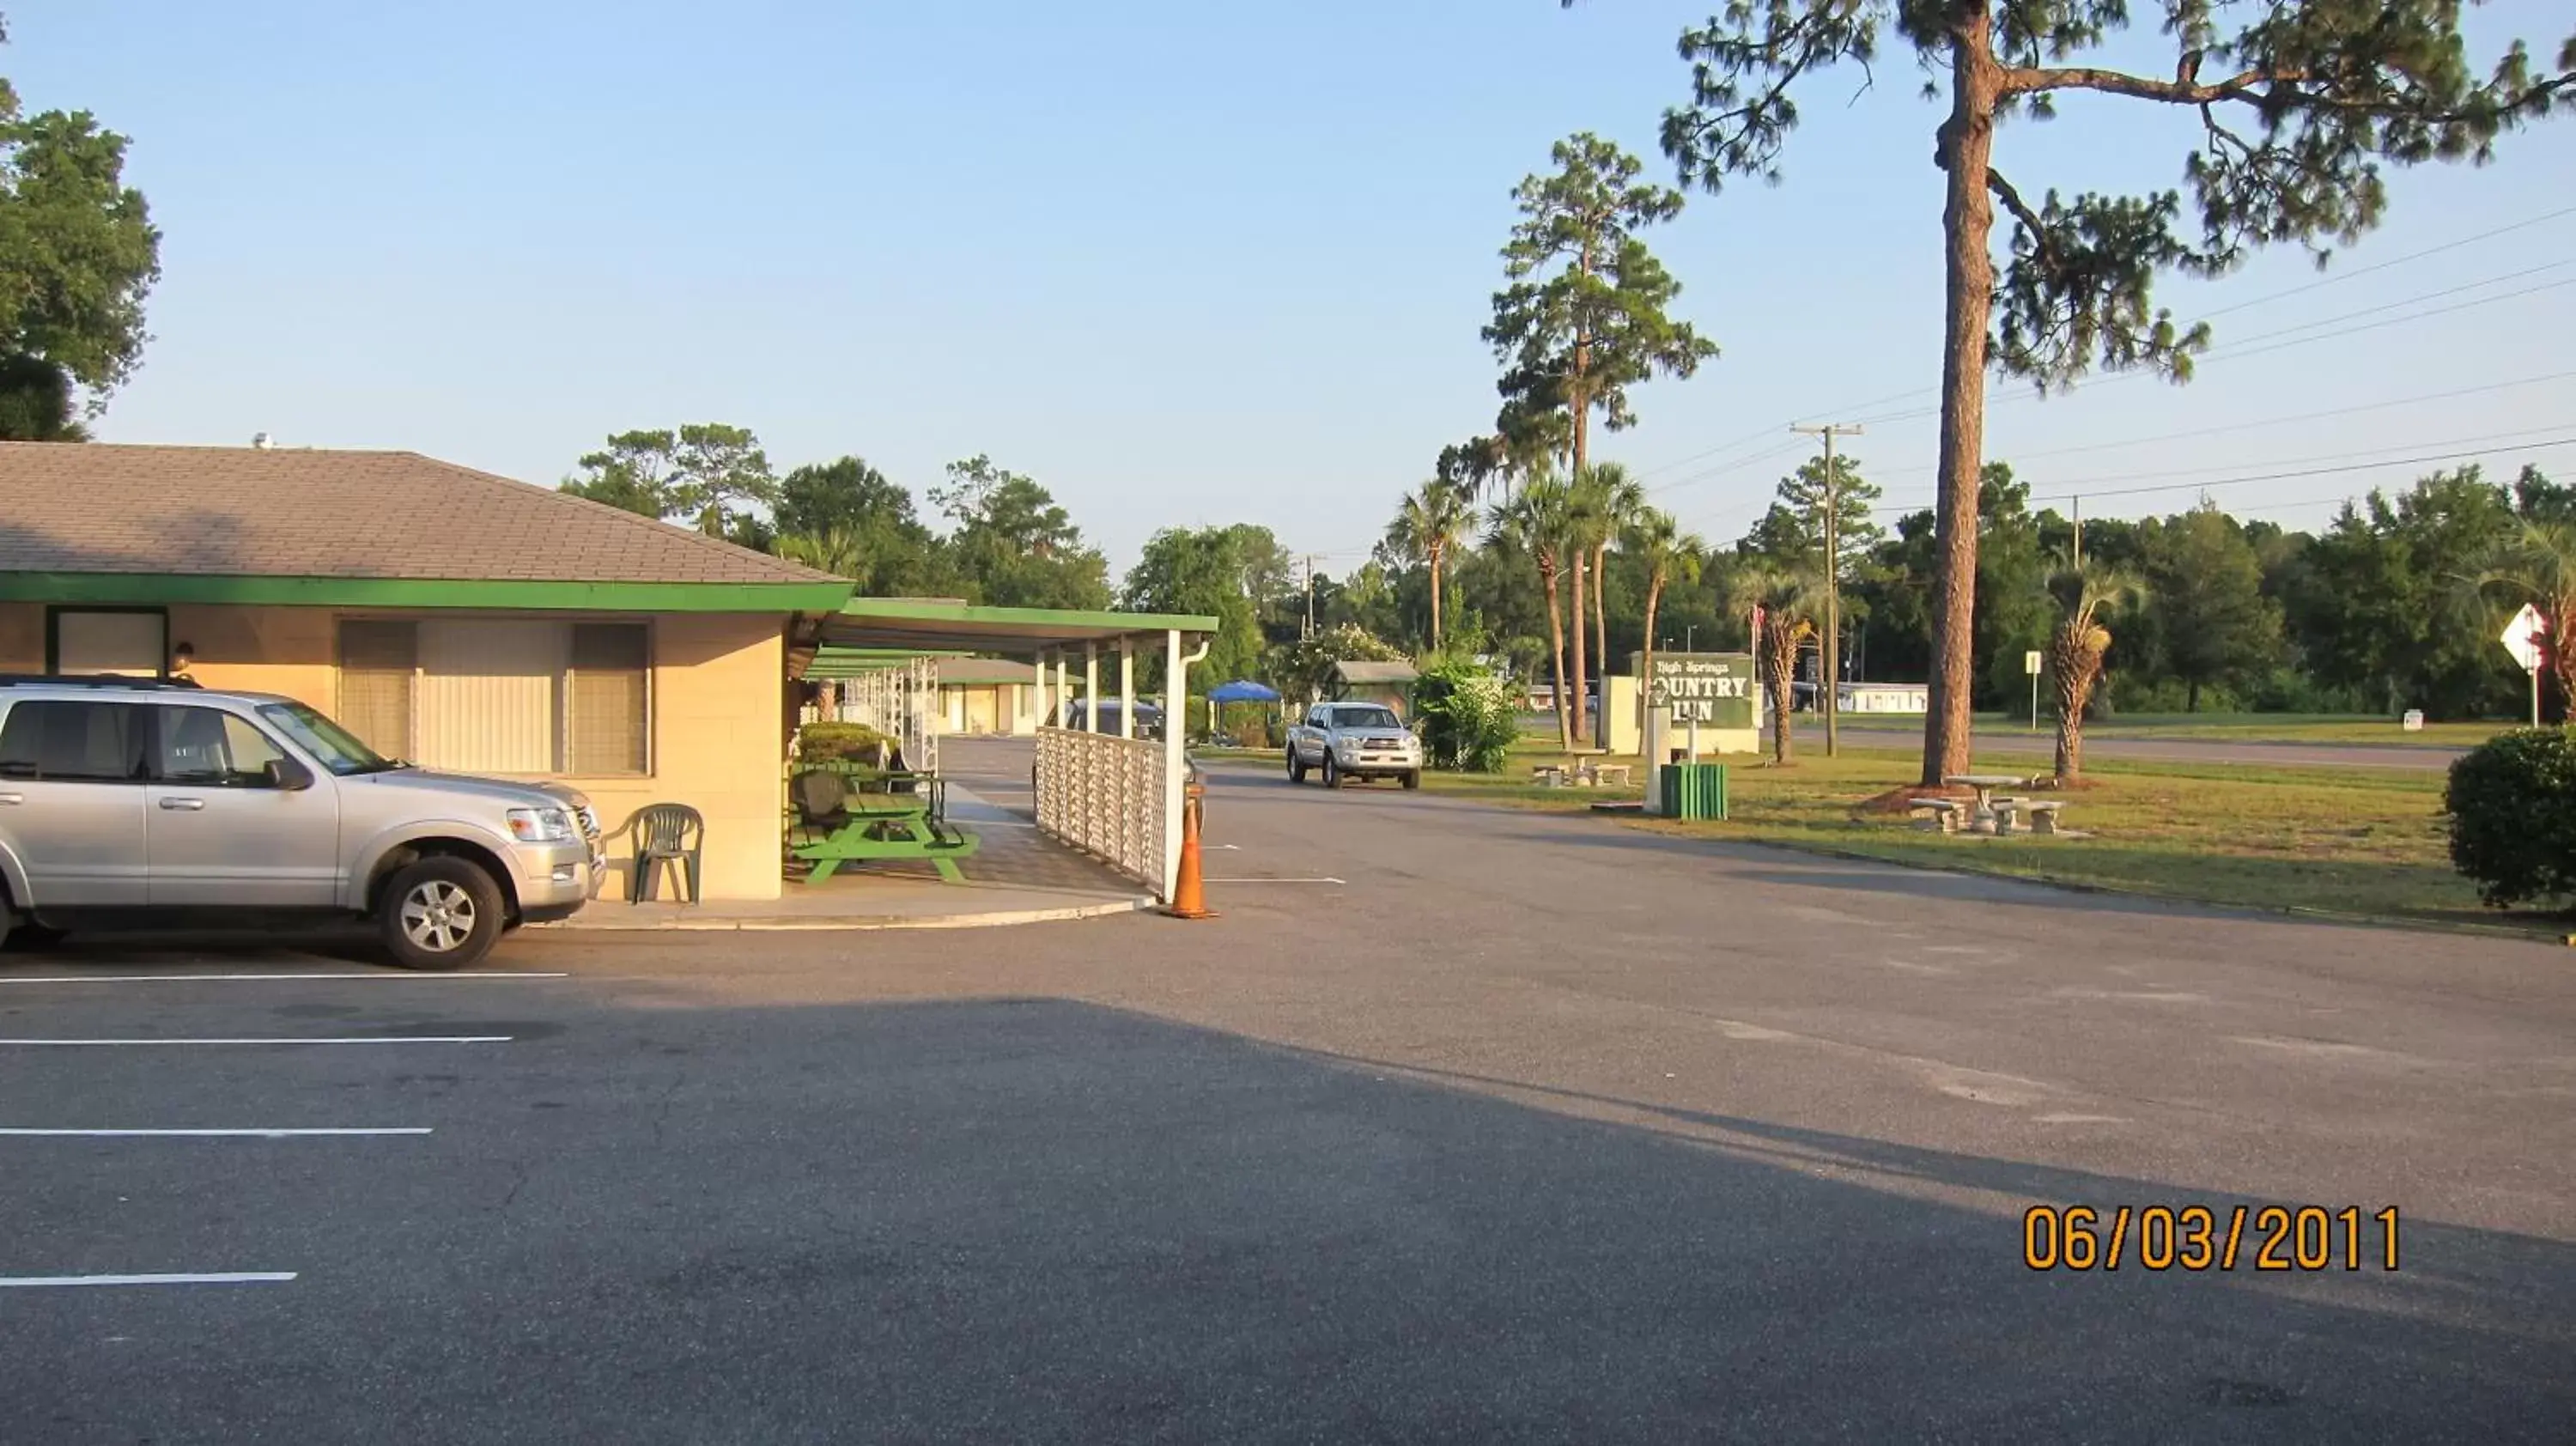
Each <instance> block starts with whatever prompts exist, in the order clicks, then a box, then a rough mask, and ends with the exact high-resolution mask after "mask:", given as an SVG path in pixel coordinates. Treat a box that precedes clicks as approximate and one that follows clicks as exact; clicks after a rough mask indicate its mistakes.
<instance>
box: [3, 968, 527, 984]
mask: <svg viewBox="0 0 2576 1446" xmlns="http://www.w3.org/2000/svg"><path fill="white" fill-rule="evenodd" d="M571 977H572V976H571V975H570V974H537V973H525V972H516V973H514V972H505V971H500V970H493V971H489V972H477V973H456V974H429V973H423V972H421V971H418V970H413V969H380V970H372V971H368V972H364V973H350V974H36V975H26V976H21V977H16V978H11V977H9V976H6V975H0V984H205V983H225V984H239V983H247V982H253V981H258V982H274V981H278V980H296V979H451V980H474V979H570V978H571Z"/></svg>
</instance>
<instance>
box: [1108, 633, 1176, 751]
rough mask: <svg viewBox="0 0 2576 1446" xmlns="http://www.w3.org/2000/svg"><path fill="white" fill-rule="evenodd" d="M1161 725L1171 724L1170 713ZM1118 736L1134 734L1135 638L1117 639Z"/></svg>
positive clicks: (1131, 735) (1124, 736)
mask: <svg viewBox="0 0 2576 1446" xmlns="http://www.w3.org/2000/svg"><path fill="white" fill-rule="evenodd" d="M1163 726H1164V727H1166V728H1169V727H1170V726H1172V719H1171V715H1170V714H1168V713H1166V714H1164V715H1163ZM1118 736H1119V737H1121V738H1133V737H1135V736H1136V640H1135V639H1134V638H1120V639H1119V640H1118Z"/></svg>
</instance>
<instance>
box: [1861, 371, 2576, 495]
mask: <svg viewBox="0 0 2576 1446" xmlns="http://www.w3.org/2000/svg"><path fill="white" fill-rule="evenodd" d="M2569 377H2576V371H2563V372H2548V373H2544V374H2543V375H2540V376H2536V377H2517V378H2515V379H2513V380H2511V381H2503V382H2489V383H2487V384H2486V385H2484V386H2475V387H2459V388H2456V389H2454V390H2451V391H2447V392H2426V393H2423V394H2422V395H2420V396H2412V397H2391V398H2389V399H2387V400H2385V401H2378V402H2361V403H2356V404H2355V405H2352V406H2349V407H2329V408H2327V409H2325V410H2324V411H2318V412H2295V413H2292V414H2290V415H2288V416H2283V417H2261V418H2257V419H2255V420H2253V421H2250V422H2231V423H2228V424H2226V425H2224V426H2217V427H2195V428H2193V429H2191V430H2190V431H2185V432H2159V433H2156V434H2154V435H2152V436H2146V437H2131V438H2128V439H2127V440H2125V441H2119V442H2087V443H2084V444H2083V445H2081V446H2075V447H2050V448H2048V449H2046V450H2044V451H2038V452H2023V451H2014V452H2013V453H2012V455H2011V456H2010V457H2009V458H2007V459H2005V460H2009V461H2014V462H2021V461H2027V460H2028V459H2030V458H2033V457H2065V456H2072V455H2073V454H2075V453H2078V452H2111V451H2117V450H2119V449H2120V448H2122V447H2138V446H2144V445H2146V444H2147V443H2150V442H2180V441H2188V440H2190V439H2192V438H2195V437H2216V436H2221V435H2224V434H2226V433H2229V432H2253V431H2260V430H2261V429H2263V428H2265V427H2280V426H2287V425H2288V424H2290V423H2292V422H2313V421H2317V420H2319V419H2320V418H2324V417H2346V416H2351V415H2353V414H2354V413H2356V412H2381V411H2386V410H2388V409H2389V408H2391V407H2406V406H2413V405H2415V404H2416V403H2418V402H2444V401H2450V400H2452V399H2454V398H2458V397H2473V396H2477V395H2480V394H2481V393H2485V392H2500V391H2506V390H2509V389H2511V388H2514V387H2528V386H2536V385H2538V384H2540V383H2542V382H2556V381H2565V380H2566V379H2568V378H2569ZM1932 470H1933V468H1932V466H1930V465H1929V464H1926V465H1923V466H1916V467H1891V468H1889V469H1887V470H1886V471H1883V472H1881V473H1880V474H1879V475H1880V476H1882V477H1903V476H1908V475H1910V474H1913V473H1916V472H1929V471H1932Z"/></svg>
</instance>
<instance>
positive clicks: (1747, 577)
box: [1727, 561, 1825, 766]
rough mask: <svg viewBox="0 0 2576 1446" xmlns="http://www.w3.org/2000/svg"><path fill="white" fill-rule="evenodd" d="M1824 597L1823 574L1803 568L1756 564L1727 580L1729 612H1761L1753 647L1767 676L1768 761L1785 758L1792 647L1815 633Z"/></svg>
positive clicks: (1792, 690) (1794, 666)
mask: <svg viewBox="0 0 2576 1446" xmlns="http://www.w3.org/2000/svg"><path fill="white" fill-rule="evenodd" d="M1824 601H1825V583H1824V578H1823V577H1822V576H1820V575H1818V574H1816V573H1813V572H1809V571H1807V570H1806V569H1804V568H1787V567H1782V566H1780V565H1779V564H1778V563H1775V562H1768V561H1765V562H1757V563H1754V564H1753V565H1751V566H1749V567H1747V568H1745V569H1743V570H1742V571H1740V572H1738V573H1736V574H1735V576H1734V577H1733V578H1732V579H1730V580H1729V585H1728V588H1727V606H1728V608H1729V609H1730V610H1732V611H1734V612H1739V613H1749V612H1752V611H1753V610H1754V609H1756V608H1759V609H1761V610H1762V627H1761V629H1760V635H1759V636H1757V637H1756V638H1755V639H1754V640H1753V645H1754V648H1755V650H1756V651H1757V652H1758V653H1759V655H1760V656H1761V659H1762V666H1763V671H1764V672H1765V673H1767V674H1769V675H1770V680H1771V761H1772V762H1773V763H1775V764H1780V765H1783V766H1785V765H1787V764H1788V763H1789V762H1790V753H1791V751H1792V750H1791V746H1790V737H1789V714H1790V712H1791V710H1792V709H1793V708H1795V706H1796V700H1797V692H1796V680H1797V672H1798V648H1799V646H1800V645H1801V644H1803V643H1805V642H1806V641H1807V639H1809V638H1812V637H1814V636H1815V635H1816V617H1817V615H1818V614H1820V613H1821V612H1823V610H1824Z"/></svg>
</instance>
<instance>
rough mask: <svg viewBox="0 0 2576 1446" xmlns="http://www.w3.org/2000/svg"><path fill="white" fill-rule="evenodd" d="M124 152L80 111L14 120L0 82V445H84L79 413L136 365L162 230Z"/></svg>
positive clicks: (12, 102) (119, 139) (9, 91)
mask: <svg viewBox="0 0 2576 1446" xmlns="http://www.w3.org/2000/svg"><path fill="white" fill-rule="evenodd" d="M6 39H7V35H6V33H5V31H0V41H5V40H6ZM125 147H126V138H125V137H124V136H121V135H118V134H117V133H116V132H114V131H109V130H102V129H100V127H99V124H98V120H97V118H96V117H94V116H92V115H91V114H90V113H89V112H87V111H72V112H68V113H67V112H64V111H58V110H49V111H43V112H40V113H38V114H36V115H32V116H30V115H26V114H24V113H22V112H21V110H20V109H19V104H18V93H17V91H16V90H15V89H14V88H13V87H11V86H10V84H9V83H8V82H7V81H6V80H0V439H6V440H11V441H29V442H46V441H82V440H86V439H87V436H88V433H87V430H86V429H85V428H83V427H82V426H81V425H80V422H79V420H78V417H79V415H81V414H83V413H85V414H86V415H89V416H96V415H97V414H98V413H99V412H100V411H101V410H102V409H103V408H104V407H105V405H106V401H107V396H108V393H110V392H112V391H114V390H115V389H116V388H117V387H119V386H121V385H123V384H124V382H125V381H126V379H127V378H128V377H130V376H132V375H133V373H134V368H135V367H136V365H137V364H138V363H140V362H141V360H142V356H143V344H144V342H145V341H146V340H148V338H147V337H146V336H145V335H144V331H143V302H144V298H145V297H146V296H147V295H149V294H150V292H151V290H152V283H153V282H155V281H158V280H159V279H160V278H161V233H160V232H159V231H157V230H155V229H153V226H152V217H151V210H150V208H149V207H148V206H146V205H145V204H144V200H143V193H142V192H141V191H138V190H136V189H134V188H133V187H131V186H128V185H126V184H125ZM76 389H77V390H76ZM77 391H86V392H87V393H88V399H87V403H86V405H85V406H80V405H76V404H75V397H76V395H77Z"/></svg>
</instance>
